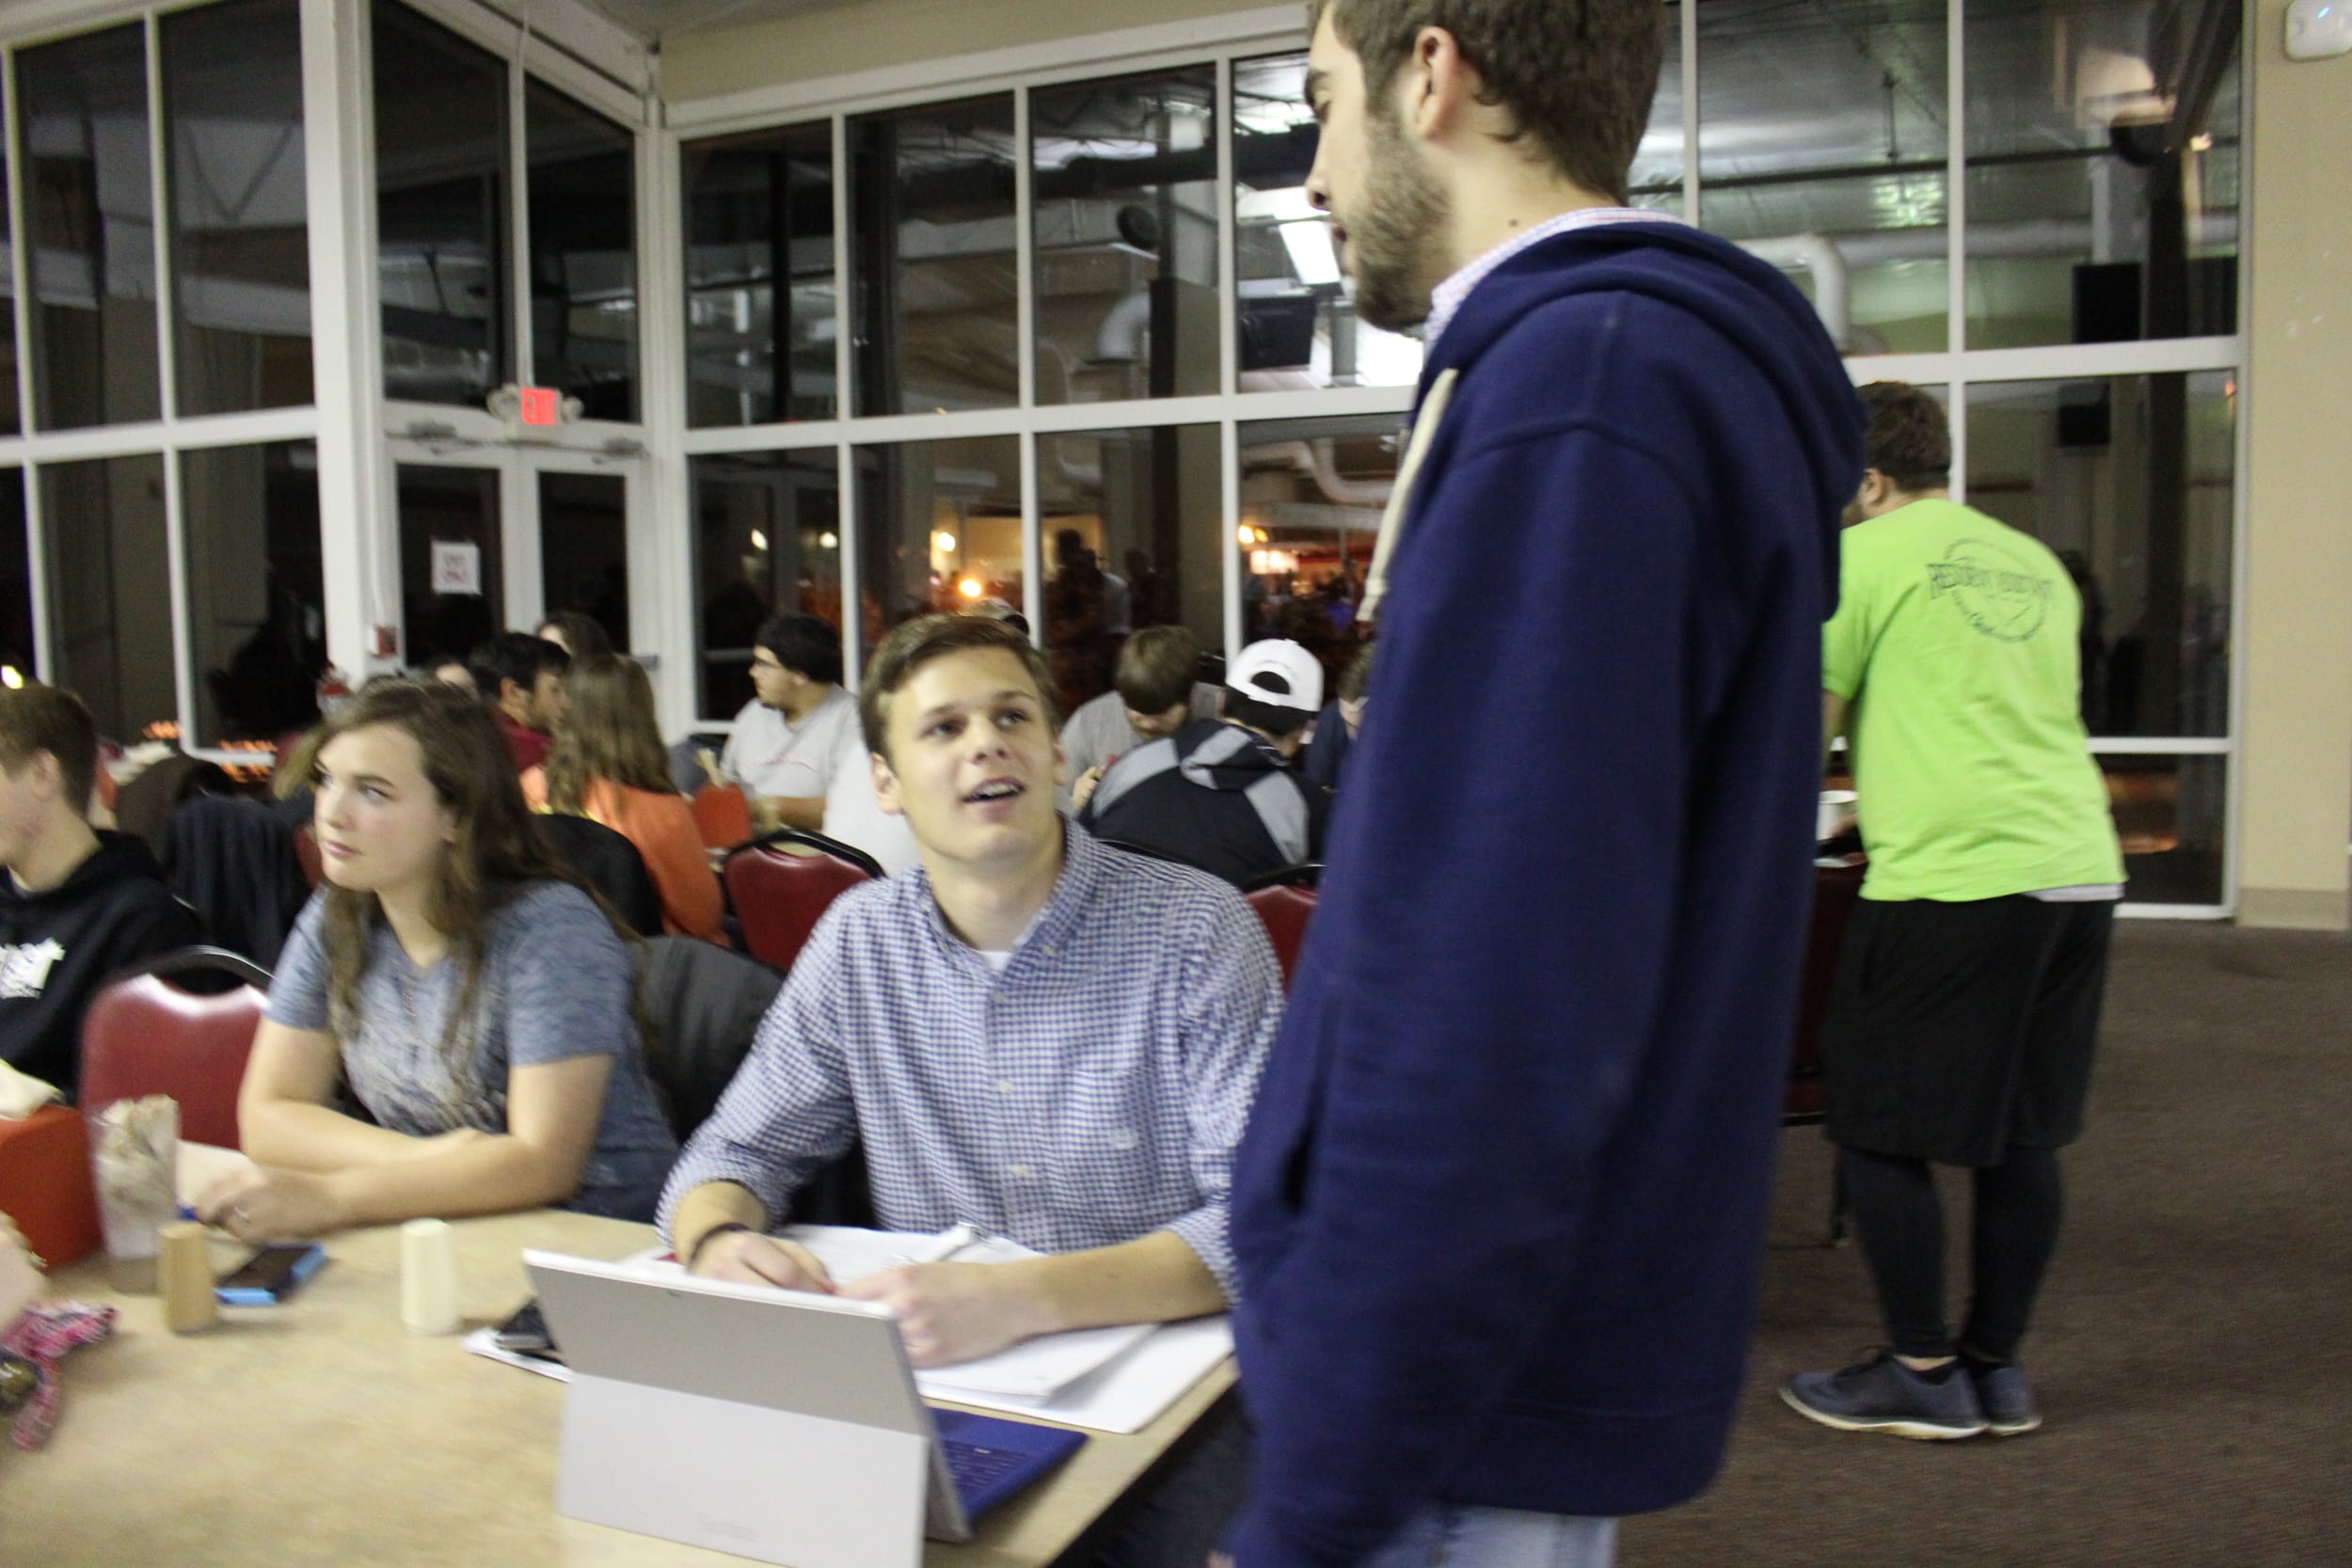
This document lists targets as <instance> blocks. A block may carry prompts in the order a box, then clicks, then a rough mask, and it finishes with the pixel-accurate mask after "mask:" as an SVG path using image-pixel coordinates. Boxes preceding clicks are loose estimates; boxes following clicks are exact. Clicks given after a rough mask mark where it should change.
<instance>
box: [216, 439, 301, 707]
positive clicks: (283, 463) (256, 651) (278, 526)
mask: <svg viewBox="0 0 2352 1568" xmlns="http://www.w3.org/2000/svg"><path fill="white" fill-rule="evenodd" d="M180 505H181V510H182V515H183V518H184V520H185V525H186V526H185V528H184V529H183V537H184V538H185V539H186V540H187V547H188V637H189V644H190V649H191V652H192V653H193V654H194V656H195V659H196V668H197V669H198V670H199V671H201V672H202V673H201V674H200V675H199V677H198V679H197V687H196V738H197V741H198V743H199V745H205V746H217V745H220V744H221V743H222V742H224V741H236V740H246V741H263V742H275V741H276V740H277V739H278V737H279V736H282V735H285V734H286V733H287V732H289V731H292V730H303V729H308V728H309V727H310V725H312V724H315V723H317V722H318V717H319V704H318V678H319V674H320V673H321V672H322V671H323V670H325V669H326V569H325V567H324V565H323V564H322V563H321V560H320V556H319V455H318V446H317V444H316V443H314V442H310V441H285V442H278V443H276V444H273V445H270V446H256V447H211V448H205V449H201V450H198V451H188V452H183V454H182V455H181V458H180Z"/></svg>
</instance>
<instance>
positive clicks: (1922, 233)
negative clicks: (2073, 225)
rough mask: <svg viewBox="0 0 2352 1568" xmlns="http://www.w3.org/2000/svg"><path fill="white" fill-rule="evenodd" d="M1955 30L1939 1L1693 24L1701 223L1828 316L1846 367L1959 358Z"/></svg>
mask: <svg viewBox="0 0 2352 1568" xmlns="http://www.w3.org/2000/svg"><path fill="white" fill-rule="evenodd" d="M1945 15H1946V13H1945V6H1944V0H1822V3H1820V4H1817V5H1811V6H1801V7H1792V6H1787V5H1783V4H1780V3H1779V0H1719V3H1717V4H1714V5H1709V6H1708V7H1707V8H1705V9H1703V10H1702V11H1701V12H1700V13H1699V181H1700V195H1699V204H1700V211H1701V215H1702V219H1703V221H1704V222H1705V224H1706V226H1707V227H1708V229H1709V230H1712V231H1713V232H1715V233H1718V234H1721V235H1723V236H1724V238H1726V239H1730V240H1737V241H1740V243H1742V244H1744V245H1748V246H1749V248H1751V249H1753V250H1756V252H1757V253H1758V254H1759V255H1762V256H1763V257H1764V258H1765V259H1766V260H1767V261H1772V262H1774V263H1775V264H1777V265H1780V266H1782V267H1784V268H1786V269H1787V270H1788V273H1789V277H1790V279H1791V280H1792V281H1793V282H1795V283H1796V284H1797V286H1798V287H1799V288H1800V289H1803V290H1804V292H1805V294H1806V296H1807V297H1808V298H1810V299H1812V300H1813V301H1814V303H1815V306H1816V308H1817V309H1819V308H1821V307H1823V306H1827V307H1828V309H1827V310H1826V311H1825V313H1824V320H1825V321H1826V322H1827V323H1828V325H1829V326H1830V328H1831V331H1832V335H1833V336H1836V337H1839V338H1840V340H1841V341H1840V343H1839V345H1838V346H1839V347H1841V348H1842V349H1844V350H1845V351H1846V352H1847V353H1849V354H1883V353H1941V352H1943V351H1944V350H1945V349H1946V348H1947V347H1948V346H1949V341H1948V330H1947V321H1948V318H1949V316H1950V293H1949V278H1950V271H1951V269H1950V262H1949V260H1948V255H1949V250H1948V247H1949V244H1950V241H1949V236H1948V234H1947V229H1946V226H1947V223H1948V222H1949V211H1948V207H1949V203H1948V198H1947V184H1948V178H1949V167H1948V165H1949V152H1950V126H1951V117H1950V112H1949V107H1948V104H1947V95H1946V93H1945V90H1944V89H1945V83H1946V80H1947V77H1946V58H1947V49H1946V46H1945V44H1946V36H1947V35H1946V23H1945ZM1971 215H1972V216H1973V215H1974V214H1973V213H1972V214H1971ZM1841 285H1842V287H1841ZM1840 294H1842V296H1843V299H1844V307H1843V315H1844V317H1845V320H1844V321H1843V322H1839V321H1836V320H1832V319H1831V318H1832V317H1835V316H1836V315H1838V314H1839V313H1840V310H1839V307H1838V304H1837V300H1838V297H1839V295H1840Z"/></svg>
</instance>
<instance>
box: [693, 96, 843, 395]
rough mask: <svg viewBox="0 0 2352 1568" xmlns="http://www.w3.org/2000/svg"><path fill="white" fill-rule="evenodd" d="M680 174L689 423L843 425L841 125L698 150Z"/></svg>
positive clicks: (697, 146) (723, 141)
mask: <svg viewBox="0 0 2352 1568" xmlns="http://www.w3.org/2000/svg"><path fill="white" fill-rule="evenodd" d="M680 167H681V170H682V179H683V183H684V189H685V194H686V225H687V229H686V235H687V238H686V332H687V349H686V355H687V358H686V375H687V388H686V419H687V423H689V424H691V425H694V426H698V427H700V426H712V425H747V424H771V423H774V422H776V421H779V420H830V419H833V418H834V417H836V415H837V413H838V411H839V405H838V402H837V388H835V387H834V381H835V379H836V378H835V376H834V338H835V336H836V334H837V331H838V325H837V324H838V318H837V317H836V315H835V314H834V275H833V129H832V127H831V126H829V125H796V126H792V127H789V128H787V129H786V130H782V131H759V132H755V133H753V134H752V135H744V136H724V137H721V138H719V139H717V140H714V141H699V142H688V143H687V144H686V147H685V149H684V150H683V152H682V153H681V155H680ZM779 278H782V279H783V280H784V283H783V288H784V305H783V307H782V308H781V309H779V308H778V306H777V303H776V289H777V279H779Z"/></svg>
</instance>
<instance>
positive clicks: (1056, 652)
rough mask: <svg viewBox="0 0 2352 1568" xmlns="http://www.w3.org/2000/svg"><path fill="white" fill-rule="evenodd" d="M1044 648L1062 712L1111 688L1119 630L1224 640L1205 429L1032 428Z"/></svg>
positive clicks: (1219, 492) (1215, 505)
mask: <svg viewBox="0 0 2352 1568" xmlns="http://www.w3.org/2000/svg"><path fill="white" fill-rule="evenodd" d="M1037 441H1038V453H1037V472H1038V513H1039V516H1040V518H1041V522H1040V525H1039V526H1040V527H1041V530H1042V531H1043V533H1044V537H1045V563H1046V569H1047V571H1048V572H1049V573H1050V574H1051V576H1050V577H1049V578H1047V580H1046V587H1045V626H1044V627H1043V630H1044V633H1045V637H1044V641H1045V650H1046V653H1047V655H1048V656H1049V657H1051V658H1052V660H1053V665H1054V675H1055V679H1056V681H1057V683H1058V685H1059V686H1060V688H1061V696H1062V701H1063V702H1064V703H1066V704H1067V705H1068V706H1066V707H1064V708H1063V710H1062V711H1063V712H1064V713H1071V712H1073V711H1075V710H1076V707H1077V705H1078V704H1080V703H1083V702H1085V701H1087V700H1088V699H1089V698H1091V697H1095V696H1099V695H1100V694H1101V693H1103V692H1104V691H1107V690H1109V689H1110V685H1111V673H1112V667H1113V666H1114V665H1115V664H1116V663H1117V661H1118V658H1119V650H1120V645H1121V644H1123V643H1124V642H1125V641H1127V636H1128V634H1129V633H1130V632H1136V631H1141V630H1142V629H1143V628H1144V627H1146V626H1185V627H1188V628H1189V629H1190V630H1191V632H1192V634H1193V635H1194V636H1195V637H1198V638H1199V639H1200V645H1201V646H1202V647H1203V648H1210V649H1222V648H1223V647H1224V645H1225V570H1224V561H1223V551H1222V550H1220V549H1219V548H1218V547H1217V546H1216V537H1217V534H1218V533H1219V532H1220V531H1221V528H1220V518H1221V517H1222V515H1223V513H1224V486H1223V483H1222V482H1221V475H1220V469H1221V467H1222V463H1223V449H1222V446H1221V444H1220V442H1219V440H1218V437H1217V430H1216V426H1215V425H1205V424H1202V425H1161V426H1158V427H1156V428H1151V429H1143V430H1095V431H1085V432H1080V433H1078V434H1074V435H1067V436H1039V437H1038V438H1037Z"/></svg>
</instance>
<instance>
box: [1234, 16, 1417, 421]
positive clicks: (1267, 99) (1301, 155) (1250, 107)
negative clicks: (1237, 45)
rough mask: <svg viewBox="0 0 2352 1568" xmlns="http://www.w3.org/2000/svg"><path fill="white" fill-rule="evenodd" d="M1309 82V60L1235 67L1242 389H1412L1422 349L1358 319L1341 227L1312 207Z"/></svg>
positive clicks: (1286, 58) (1298, 57) (1302, 56)
mask: <svg viewBox="0 0 2352 1568" xmlns="http://www.w3.org/2000/svg"><path fill="white" fill-rule="evenodd" d="M1306 79H1307V55H1306V53H1305V51H1303V50H1302V51H1300V52H1298V53H1297V54H1293V55H1267V56H1265V57H1264V58H1263V59H1255V60H1235V61H1234V62H1233V221H1234V234H1233V256H1234V261H1233V273H1234V277H1235V278H1236V280H1237V281H1236V284H1235V287H1236V288H1237V289H1238V291H1239V293H1240V294H1241V308H1240V313H1239V326H1238V330H1239V332H1240V335H1241V341H1240V342H1239V343H1238V344H1236V345H1235V348H1236V352H1237V353H1238V354H1239V355H1240V367H1241V370H1240V375H1241V380H1240V386H1241V389H1242V390H1243V391H1245V392H1260V391H1275V390H1280V389H1285V388H1304V387H1357V386H1364V387H1408V386H1410V385H1412V383H1413V382H1414V381H1415V380H1417V379H1418V378H1419V377H1420V375H1421V342H1420V341H1419V340H1418V339H1414V338H1408V337H1404V336H1402V335H1400V334H1397V333H1394V332H1383V331H1380V330H1379V329H1378V328H1376V327H1372V326H1367V325H1364V323H1363V322H1362V321H1361V320H1360V319H1359V318H1358V316H1357V314H1356V309H1355V306H1354V304H1353V303H1352V301H1353V298H1354V291H1353V287H1352V286H1351V285H1350V284H1348V283H1347V282H1345V281H1344V280H1343V277H1342V276H1341V273H1340V261H1339V256H1338V253H1337V252H1336V251H1335V250H1334V248H1333V247H1332V245H1331V220H1330V218H1329V217H1328V216H1327V215H1326V214H1322V213H1319V212H1317V211H1316V210H1315V207H1314V204H1313V203H1312V202H1311V201H1309V200H1308V199H1307V173H1308V171H1309V170H1310V169H1311V168H1312V167H1314V162H1315V117H1314V116H1313V114H1312V113H1311V112H1310V111H1309V110H1308V108H1307V102H1306Z"/></svg>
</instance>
